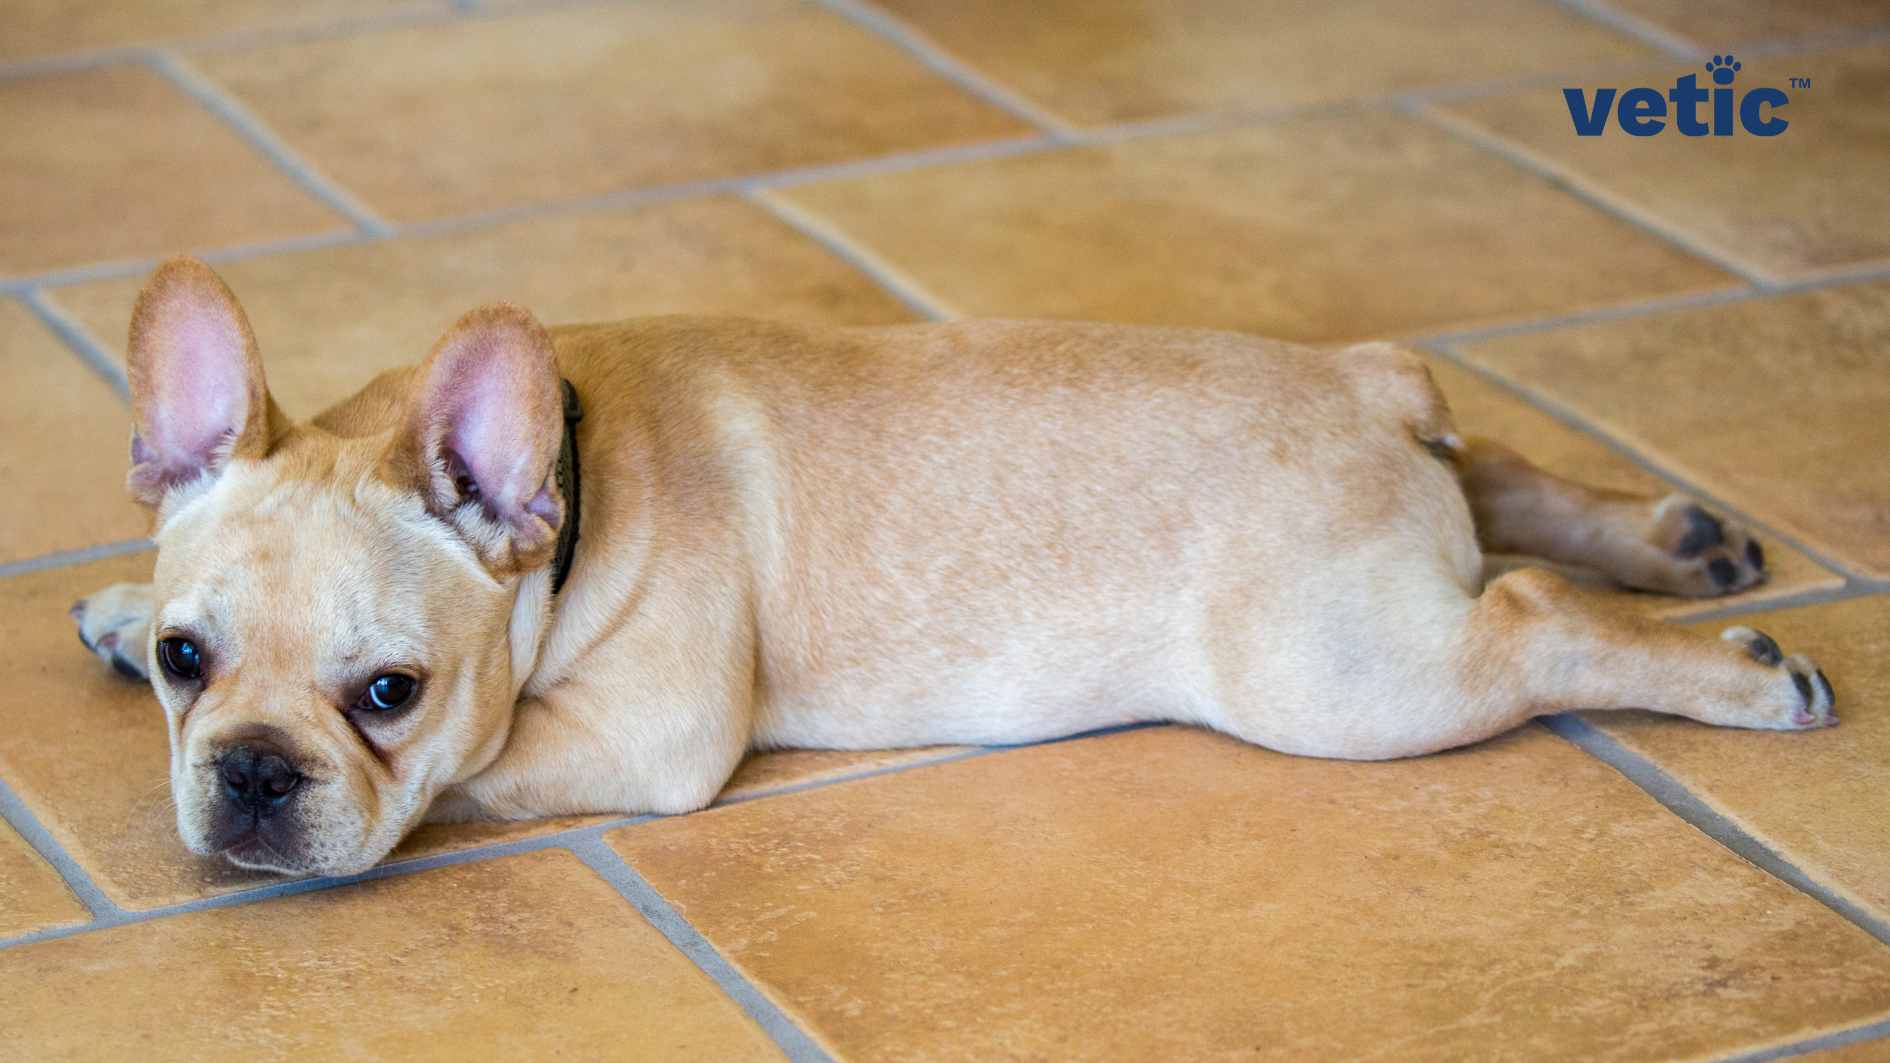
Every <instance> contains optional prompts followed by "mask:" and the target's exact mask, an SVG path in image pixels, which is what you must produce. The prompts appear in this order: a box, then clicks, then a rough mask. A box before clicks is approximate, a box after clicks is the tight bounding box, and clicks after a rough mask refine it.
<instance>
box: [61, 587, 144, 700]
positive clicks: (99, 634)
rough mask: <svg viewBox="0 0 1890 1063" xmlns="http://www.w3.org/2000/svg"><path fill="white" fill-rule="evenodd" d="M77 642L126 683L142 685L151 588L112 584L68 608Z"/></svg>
mask: <svg viewBox="0 0 1890 1063" xmlns="http://www.w3.org/2000/svg"><path fill="white" fill-rule="evenodd" d="M71 612H72V619H73V620H74V621H75V622H77V624H78V625H79V641H80V642H82V643H84V644H85V648H86V649H88V650H91V651H92V652H93V653H94V654H96V655H97V656H98V659H99V660H101V661H103V662H105V664H106V665H108V666H109V667H110V668H111V669H112V671H114V672H117V673H118V674H119V675H121V676H124V677H125V678H126V679H132V680H136V681H138V682H140V683H142V682H144V681H145V680H146V679H147V678H149V676H148V675H147V674H146V670H145V647H146V644H147V643H148V642H149V641H150V636H151V612H152V601H151V585H150V584H148V583H114V584H112V585H111V586H109V587H107V588H105V589H104V590H102V591H98V592H97V593H95V594H92V595H90V596H88V597H85V598H81V599H79V600H78V601H76V602H74V603H73V604H72V610H71Z"/></svg>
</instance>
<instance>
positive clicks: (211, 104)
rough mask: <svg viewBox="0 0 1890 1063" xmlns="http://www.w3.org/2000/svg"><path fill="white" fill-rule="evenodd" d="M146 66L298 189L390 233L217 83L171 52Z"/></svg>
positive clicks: (366, 230) (371, 229) (379, 232)
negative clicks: (246, 144) (231, 132)
mask: <svg viewBox="0 0 1890 1063" xmlns="http://www.w3.org/2000/svg"><path fill="white" fill-rule="evenodd" d="M146 65H147V66H149V67H150V68H151V69H152V70H154V71H156V72H157V73H158V74H159V75H161V76H163V77H164V78H165V79H166V80H167V81H169V82H170V83H171V84H172V85H173V86H175V87H176V88H178V89H179V90H181V91H183V92H184V93H185V94H186V95H188V96H189V97H190V98H191V99H193V100H195V101H197V103H198V104H199V105H201V106H202V107H203V108H204V109H205V110H207V111H209V112H210V113H211V114H212V115H214V116H215V117H216V118H217V119H219V120H220V121H222V122H223V124H224V125H225V126H227V127H228V128H229V129H231V130H232V131H233V132H235V133H236V135H237V136H239V137H241V138H242V139H243V140H244V141H245V142H246V143H248V144H249V146H250V147H251V148H253V149H254V150H255V151H257V152H258V153H259V154H261V155H262V156H263V157H264V158H265V159H267V160H268V161H269V162H270V163H272V164H274V166H275V167H276V169H277V170H279V171H281V172H282V173H283V174H284V175H285V176H287V177H288V178H289V179H290V180H292V181H294V182H295V183H296V184H297V185H299V186H301V188H302V190H303V191H304V192H307V193H308V194H309V195H311V196H314V197H315V198H316V199H318V200H320V201H321V202H322V203H323V204H325V205H326V206H327V207H328V208H329V209H330V210H333V211H335V212H336V213H338V214H340V215H341V216H342V217H344V218H347V219H348V221H349V222H350V223H351V224H353V225H354V227H355V228H356V229H358V230H360V231H361V232H362V233H363V234H366V235H370V236H384V235H388V234H389V233H390V232H391V230H390V227H389V226H388V224H387V223H386V222H385V221H383V220H381V218H380V217H378V216H377V215H376V214H375V213H374V212H373V211H372V210H370V209H369V208H368V206H367V205H366V204H364V203H362V202H361V201H360V200H359V199H357V198H356V197H355V196H354V194H353V193H351V192H349V191H348V190H347V189H345V188H343V187H342V186H341V185H340V184H338V183H336V182H335V181H334V180H332V179H330V178H329V177H328V176H327V175H325V174H323V173H322V172H321V171H319V170H317V169H316V168H315V167H314V166H313V165H311V164H310V163H309V162H308V161H307V160H306V159H304V158H302V157H301V156H300V155H298V154H297V153H296V152H295V149H293V148H291V147H289V145H288V144H287V143H286V142H285V141H283V139H282V138H281V137H279V136H277V135H276V133H275V131H274V130H272V129H270V128H269V126H268V125H267V124H265V123H264V122H263V121H262V119H260V118H258V117H256V115H255V114H253V113H251V112H250V110H249V108H248V107H246V106H244V105H243V104H242V103H240V102H238V101H237V100H236V98H235V97H233V96H231V95H229V94H228V93H226V92H224V91H223V89H222V87H221V86H219V85H217V84H216V83H215V82H213V81H211V80H210V78H208V77H207V76H205V75H204V74H203V73H202V72H201V71H199V70H197V69H196V68H195V67H193V66H191V65H190V64H188V63H186V62H185V61H184V60H183V59H182V58H181V57H179V56H178V55H177V54H176V53H174V52H169V51H163V50H158V51H153V52H149V53H147V55H146Z"/></svg>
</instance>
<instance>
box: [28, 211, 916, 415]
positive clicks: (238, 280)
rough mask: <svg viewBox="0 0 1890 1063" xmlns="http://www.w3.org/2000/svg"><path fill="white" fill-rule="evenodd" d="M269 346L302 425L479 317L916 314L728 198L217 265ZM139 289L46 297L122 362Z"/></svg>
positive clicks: (82, 290)
mask: <svg viewBox="0 0 1890 1063" xmlns="http://www.w3.org/2000/svg"><path fill="white" fill-rule="evenodd" d="M217 269H218V272H219V273H221V274H222V275H223V277H224V279H225V280H227V281H228V282H229V283H230V286H231V287H232V288H233V289H235V291H236V296H237V298H238V299H239V300H240V301H241V302H242V304H243V307H244V309H245V310H246V311H247V312H248V314H249V318H250V323H251V324H252V325H253V326H254V327H255V330H256V335H257V338H258V340H259V342H260V343H261V344H262V350H263V361H264V365H265V367H266V369H265V371H266V372H267V374H268V377H269V386H270V389H271V391H273V392H274V394H275V395H276V397H277V399H278V400H279V401H281V402H282V403H283V405H284V408H285V409H286V410H288V411H289V413H290V414H292V415H294V416H298V417H305V416H309V415H311V414H313V413H315V412H316V411H317V410H319V409H321V408H323V407H325V406H327V405H328V404H329V403H331V402H334V401H336V400H338V399H341V398H344V397H346V396H348V395H350V394H352V393H353V392H354V391H355V390H356V389H358V388H360V387H361V386H362V385H364V384H366V383H367V382H368V380H369V379H370V378H371V377H372V376H373V375H374V374H375V373H378V372H380V371H381V370H383V369H389V368H392V367H394V366H399V365H409V364H413V363H416V362H419V361H420V360H421V359H423V358H425V357H426V354H427V351H429V350H431V349H432V347H433V344H434V342H435V341H436V340H438V339H439V338H440V335H441V334H442V333H443V332H445V331H446V328H447V326H449V325H451V324H452V323H453V320H454V319H455V318H457V317H458V316H459V315H460V314H462V313H464V312H465V311H467V310H470V309H472V307H473V306H474V305H476V304H477V303H480V302H482V301H486V300H490V299H506V300H509V301H511V302H515V303H519V304H521V305H524V306H527V307H530V308H531V310H532V311H533V312H534V313H536V314H537V315H538V316H539V318H540V319H541V320H543V321H545V322H547V323H551V324H556V323H562V322H574V321H611V320H616V319H618V318H625V317H635V316H637V315H641V314H669V313H726V314H746V315H750V316H756V317H774V318H784V319H788V320H797V321H809V322H820V323H825V324H848V325H853V324H857V325H869V324H885V323H888V322H894V321H901V320H905V319H907V318H909V317H910V316H911V314H910V312H909V311H907V310H906V308H905V307H904V306H902V305H901V304H900V303H899V302H898V301H897V300H895V299H893V298H892V297H891V296H889V295H887V294H886V293H885V292H884V291H883V290H881V289H880V288H879V287H878V286H876V285H875V284H873V282H872V281H870V280H868V279H867V278H866V277H865V276H864V275H862V274H860V273H858V272H856V271H855V270H854V269H853V268H852V267H850V266H848V265H846V264H845V263H843V262H841V261H840V260H839V259H838V258H835V257H834V256H832V255H830V254H828V253H827V252H826V251H825V250H823V249H822V248H820V247H819V246H818V245H816V244H815V243H814V242H813V241H811V240H808V239H807V238H805V237H803V236H801V235H800V234H799V233H796V232H794V231H793V230H792V229H790V228H788V227H787V226H786V225H784V224H783V223H781V222H780V221H778V220H776V219H775V218H773V217H772V216H770V215H769V214H768V213H767V212H766V211H764V210H762V209H760V208H759V207H756V206H754V205H752V204H749V203H745V202H742V201H740V200H733V199H713V200H703V201H698V202H692V203H674V204H669V205H665V206H658V207H646V208H642V209H637V210H619V211H603V212H585V213H578V214H565V215H559V216H556V217H549V218H539V219H534V220H532V221H525V222H513V223H510V224H506V225H500V226H494V227H486V228H479V229H471V230H466V231H461V232H455V233H449V234H443V235H436V236H425V237H404V238H401V239H397V240H387V241H381V242H376V243H369V244H359V245H354V246H349V247H337V248H329V249H325V250H321V251H310V252H295V253H289V254H281V255H271V256H266V257H259V258H249V259H244V260H242V261H240V262H234V263H229V264H226V265H222V266H218V267H217ZM142 284H143V278H141V277H133V278H125V279H121V280H110V281H96V282H91V283H87V284H80V285H74V286H71V287H64V288H59V289H57V290H55V291H53V292H51V293H49V297H50V298H51V299H52V300H53V301H54V302H55V303H57V304H59V305H60V307H61V308H62V309H65V310H66V311H68V312H69V313H70V314H71V315H72V316H73V317H74V318H75V319H77V320H78V321H80V322H81V323H83V324H84V325H85V327H86V328H87V329H88V330H89V331H91V332H92V333H93V335H95V336H97V337H98V338H99V339H100V341H101V342H103V343H105V344H107V346H108V347H109V348H110V349H112V350H113V351H116V352H120V353H121V354H122V351H123V348H124V342H125V332H126V328H127V324H128V322H129V321H130V319H131V304H132V302H133V300H134V299H135V298H136V297H137V294H138V288H139V286H140V285H142Z"/></svg>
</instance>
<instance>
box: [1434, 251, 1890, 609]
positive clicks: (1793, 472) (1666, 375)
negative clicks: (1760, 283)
mask: <svg viewBox="0 0 1890 1063" xmlns="http://www.w3.org/2000/svg"><path fill="white" fill-rule="evenodd" d="M1886 351H1890V284H1886V283H1877V284H1868V285H1853V286H1847V287H1841V288H1827V289H1823V290H1817V291H1809V292H1801V293H1798V294H1793V295H1783V296H1775V297H1771V298H1765V299H1754V300H1748V301H1742V302H1736V303H1728V304H1724V305H1720V306H1707V307H1698V308H1693V309H1685V310H1675V311H1669V312H1665V313H1659V314H1648V315H1645V316H1637V317H1631V318H1623V319H1620V320H1616V321H1609V322H1604V323H1600V324H1592V325H1585V326H1582V327H1579V328H1569V329H1558V330H1555V331H1552V332H1541V333H1535V334H1532V335H1522V336H1510V337H1505V338H1502V339H1495V340H1490V341H1487V342H1484V343H1478V344H1472V345H1470V346H1467V347H1465V348H1464V354H1465V355H1466V356H1467V357H1469V358H1470V359H1472V360H1473V361H1475V362H1477V363H1479V364H1481V365H1484V366H1487V367H1489V368H1490V369H1493V370H1495V371H1497V372H1498V373H1501V374H1503V375H1504V376H1506V377H1508V378H1509V379H1511V380H1514V381H1516V382H1518V383H1520V384H1522V385H1523V386H1524V387H1526V388H1528V389H1529V390H1531V391H1533V392H1536V393H1538V394H1541V395H1544V396H1547V397H1548V398H1550V399H1552V400H1553V401H1555V402H1557V403H1560V404H1562V405H1564V406H1565V407H1568V408H1570V409H1572V410H1574V411H1576V412H1577V413H1579V414H1581V415H1582V416H1583V417H1584V418H1585V419H1586V420H1588V421H1589V422H1590V423H1592V424H1594V425H1595V426H1596V427H1598V428H1600V429H1601V430H1602V431H1605V432H1607V433H1608V434H1610V435H1612V436H1614V437H1615V438H1617V439H1621V440H1623V441H1624V442H1626V443H1628V444H1629V445H1631V446H1633V447H1634V448H1635V449H1637V450H1639V451H1640V452H1641V453H1643V454H1645V455H1647V456H1648V457H1649V458H1651V459H1652V460H1654V461H1656V462H1659V463H1660V464H1662V465H1664V466H1665V467H1667V468H1670V469H1672V470H1674V471H1675V472H1676V473H1678V474H1679V475H1680V476H1682V477H1684V478H1685V479H1686V480H1687V481H1688V482H1691V483H1696V484H1699V485H1700V486H1701V488H1702V489H1703V490H1706V491H1708V492H1710V493H1712V494H1714V495H1717V496H1719V497H1721V498H1724V499H1725V500H1726V501H1727V502H1729V503H1731V504H1732V505H1735V506H1737V507H1739V508H1740V509H1741V510H1743V511H1745V512H1747V513H1750V514H1752V515H1754V516H1756V517H1758V518H1760V519H1762V520H1765V521H1767V522H1769V523H1771V524H1773V525H1774V526H1776V527H1778V528H1779V529H1780V530H1781V531H1784V532H1786V533H1789V534H1790V535H1792V536H1795V537H1796V538H1797V539H1798V540H1799V541H1801V542H1803V543H1805V544H1806V545H1807V546H1809V547H1811V548H1812V549H1814V550H1817V551H1820V552H1824V553H1828V554H1829V555H1831V556H1832V557H1833V558H1835V559H1836V560H1837V561H1839V562H1841V563H1844V564H1847V565H1849V566H1851V567H1853V568H1855V569H1857V570H1858V571H1860V572H1864V573H1867V574H1870V575H1873V576H1876V577H1879V578H1882V577H1890V419H1887V418H1885V416H1884V411H1885V410H1886V409H1890V372H1886V364H1890V363H1886V354H1885V352H1886Z"/></svg>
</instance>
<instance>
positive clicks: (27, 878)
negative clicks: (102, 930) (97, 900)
mask: <svg viewBox="0 0 1890 1063" xmlns="http://www.w3.org/2000/svg"><path fill="white" fill-rule="evenodd" d="M90 918H91V913H89V912H87V911H86V910H85V905H83V904H80V903H79V899H78V898H77V897H74V896H73V895H72V891H71V890H69V889H67V888H66V883H65V880H63V879H61V878H60V877H59V872H57V871H54V870H53V868H52V865H51V864H48V863H47V862H46V861H45V860H44V859H43V858H42V857H41V856H40V855H39V854H38V853H36V852H34V851H33V847H32V846H30V845H28V844H26V839H25V838H22V837H20V836H19V834H18V832H16V831H15V830H14V829H13V828H12V827H10V826H8V825H7V824H5V823H0V938H4V937H11V936H13V935H15V934H24V933H26V932H27V931H30V930H44V929H47V928H48V927H59V926H72V925H74V924H77V923H83V922H85V921H86V920H87V919H90Z"/></svg>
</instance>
